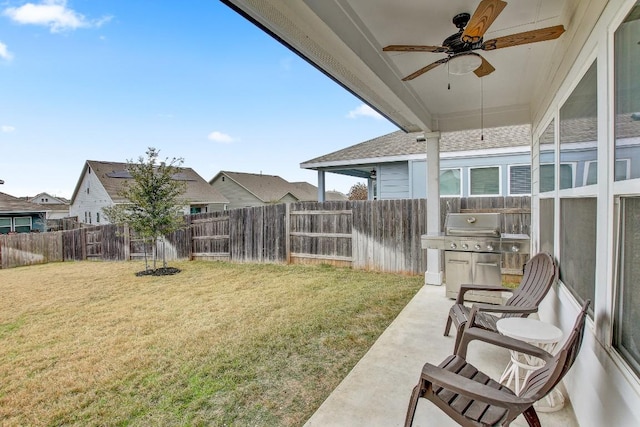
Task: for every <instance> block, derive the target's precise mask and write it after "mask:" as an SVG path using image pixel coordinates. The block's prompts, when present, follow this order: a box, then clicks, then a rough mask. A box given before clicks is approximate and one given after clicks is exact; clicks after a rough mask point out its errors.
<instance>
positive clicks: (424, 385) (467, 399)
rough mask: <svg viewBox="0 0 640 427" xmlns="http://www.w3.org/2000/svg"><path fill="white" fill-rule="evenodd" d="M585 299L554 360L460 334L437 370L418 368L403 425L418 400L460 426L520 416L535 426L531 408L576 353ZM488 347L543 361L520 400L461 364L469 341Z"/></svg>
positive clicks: (468, 331) (469, 332) (527, 348)
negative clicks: (453, 351) (454, 348)
mask: <svg viewBox="0 0 640 427" xmlns="http://www.w3.org/2000/svg"><path fill="white" fill-rule="evenodd" d="M589 304H590V301H586V302H585V303H584V305H583V306H582V311H581V312H580V314H579V315H578V318H577V320H576V323H575V326H574V327H573V330H572V331H571V333H570V334H569V336H568V338H567V340H566V341H565V343H564V345H563V346H562V348H561V349H560V350H559V351H558V353H556V355H555V356H552V355H551V354H549V353H547V352H546V351H544V350H542V349H541V348H539V347H536V346H534V345H531V344H527V343H525V342H522V341H519V340H516V339H514V338H510V337H507V336H504V335H500V334H498V333H495V332H490V331H487V330H484V329H481V328H477V327H467V328H465V330H464V331H463V337H462V340H461V344H460V348H459V351H458V352H457V353H456V354H454V355H451V356H449V357H447V358H446V359H445V360H444V361H443V362H442V363H441V364H440V365H439V366H434V365H431V364H429V363H427V364H425V365H424V367H423V368H422V374H421V375H420V380H419V381H418V385H416V387H415V388H414V389H413V392H412V394H411V399H410V401H409V408H408V410H407V417H406V419H405V427H409V426H411V425H412V424H413V418H414V415H415V411H416V406H417V404H418V400H419V399H420V398H421V397H422V398H425V399H428V400H430V401H432V402H433V403H434V404H435V405H436V406H438V407H439V408H440V409H441V410H442V411H444V412H445V413H446V414H447V415H448V416H449V417H451V418H452V419H453V420H455V421H456V422H457V423H459V424H460V425H462V426H474V427H478V426H508V425H509V424H511V422H512V421H513V420H514V419H515V418H516V417H518V416H519V415H520V414H523V415H524V418H525V420H526V421H527V423H528V424H529V426H540V425H541V424H540V420H539V418H538V414H537V413H536V411H535V409H534V407H533V404H534V403H535V402H537V401H538V400H540V399H542V398H544V397H545V396H546V395H547V394H548V393H549V392H550V391H551V390H552V389H553V388H554V387H555V386H556V385H557V384H558V383H559V382H560V381H561V380H562V378H563V377H564V375H565V374H566V373H567V371H569V369H570V368H571V366H572V365H573V362H574V361H575V359H576V356H577V355H578V352H579V350H580V345H581V344H582V337H583V335H584V325H585V317H586V313H587V308H588V307H589ZM473 340H482V341H485V342H488V343H492V344H495V345H498V346H500V347H504V348H508V349H510V350H515V351H519V352H522V353H527V354H530V355H532V356H535V357H538V358H540V359H542V360H544V361H545V362H546V363H545V365H543V366H542V367H541V368H539V369H537V370H536V371H534V372H533V373H532V374H531V376H530V377H529V378H528V379H527V381H526V382H525V384H524V387H523V388H522V391H521V393H520V396H516V395H515V394H514V392H513V391H511V390H510V389H509V388H507V387H505V386H503V385H501V384H499V383H498V382H496V381H494V380H492V379H491V378H489V377H488V376H487V375H485V374H484V373H482V372H481V371H478V369H476V368H475V367H474V366H473V365H471V364H470V363H468V362H467V361H466V352H467V347H468V345H469V343H470V342H471V341H473Z"/></svg>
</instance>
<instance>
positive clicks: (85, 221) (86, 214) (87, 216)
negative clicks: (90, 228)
mask: <svg viewBox="0 0 640 427" xmlns="http://www.w3.org/2000/svg"><path fill="white" fill-rule="evenodd" d="M88 222H89V215H88V212H86V211H85V213H84V223H85V224H86V223H88Z"/></svg>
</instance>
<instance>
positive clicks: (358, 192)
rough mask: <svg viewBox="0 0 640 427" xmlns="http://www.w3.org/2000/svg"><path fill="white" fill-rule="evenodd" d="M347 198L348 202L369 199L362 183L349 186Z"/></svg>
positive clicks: (365, 187)
mask: <svg viewBox="0 0 640 427" xmlns="http://www.w3.org/2000/svg"><path fill="white" fill-rule="evenodd" d="M347 197H348V198H349V200H367V199H368V198H369V190H368V189H367V186H366V185H365V184H364V183H362V182H359V183H357V184H354V185H352V186H351V188H350V189H349V194H347Z"/></svg>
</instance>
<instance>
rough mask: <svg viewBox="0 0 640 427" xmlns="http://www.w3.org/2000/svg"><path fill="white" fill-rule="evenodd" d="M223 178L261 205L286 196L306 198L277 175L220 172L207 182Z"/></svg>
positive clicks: (303, 193)
mask: <svg viewBox="0 0 640 427" xmlns="http://www.w3.org/2000/svg"><path fill="white" fill-rule="evenodd" d="M223 176H224V177H226V178H229V179H231V180H233V181H234V182H235V183H236V184H238V185H239V186H241V187H242V188H244V189H245V190H246V191H248V192H249V193H251V194H252V195H253V196H255V197H256V198H257V199H259V200H260V201H261V202H263V203H271V202H277V201H279V200H281V199H282V198H283V197H285V196H286V195H287V194H291V195H292V196H293V197H295V198H296V199H298V200H300V197H307V195H306V192H305V191H303V190H301V189H299V188H298V187H296V185H294V184H292V183H290V182H289V181H286V180H285V179H283V178H281V177H279V176H277V175H264V174H254V173H244V172H230V171H220V172H219V173H218V174H217V175H216V176H215V177H213V179H211V181H209V182H210V183H213V182H215V181H216V180H218V179H220V178H221V177H223ZM316 200H317V198H316Z"/></svg>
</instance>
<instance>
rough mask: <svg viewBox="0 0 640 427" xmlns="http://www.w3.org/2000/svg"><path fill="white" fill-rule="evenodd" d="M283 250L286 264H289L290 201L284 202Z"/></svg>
mask: <svg viewBox="0 0 640 427" xmlns="http://www.w3.org/2000/svg"><path fill="white" fill-rule="evenodd" d="M284 238H285V242H284V248H285V249H284V250H285V254H284V256H285V260H286V262H287V264H291V203H287V204H286V208H285V213H284Z"/></svg>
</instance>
